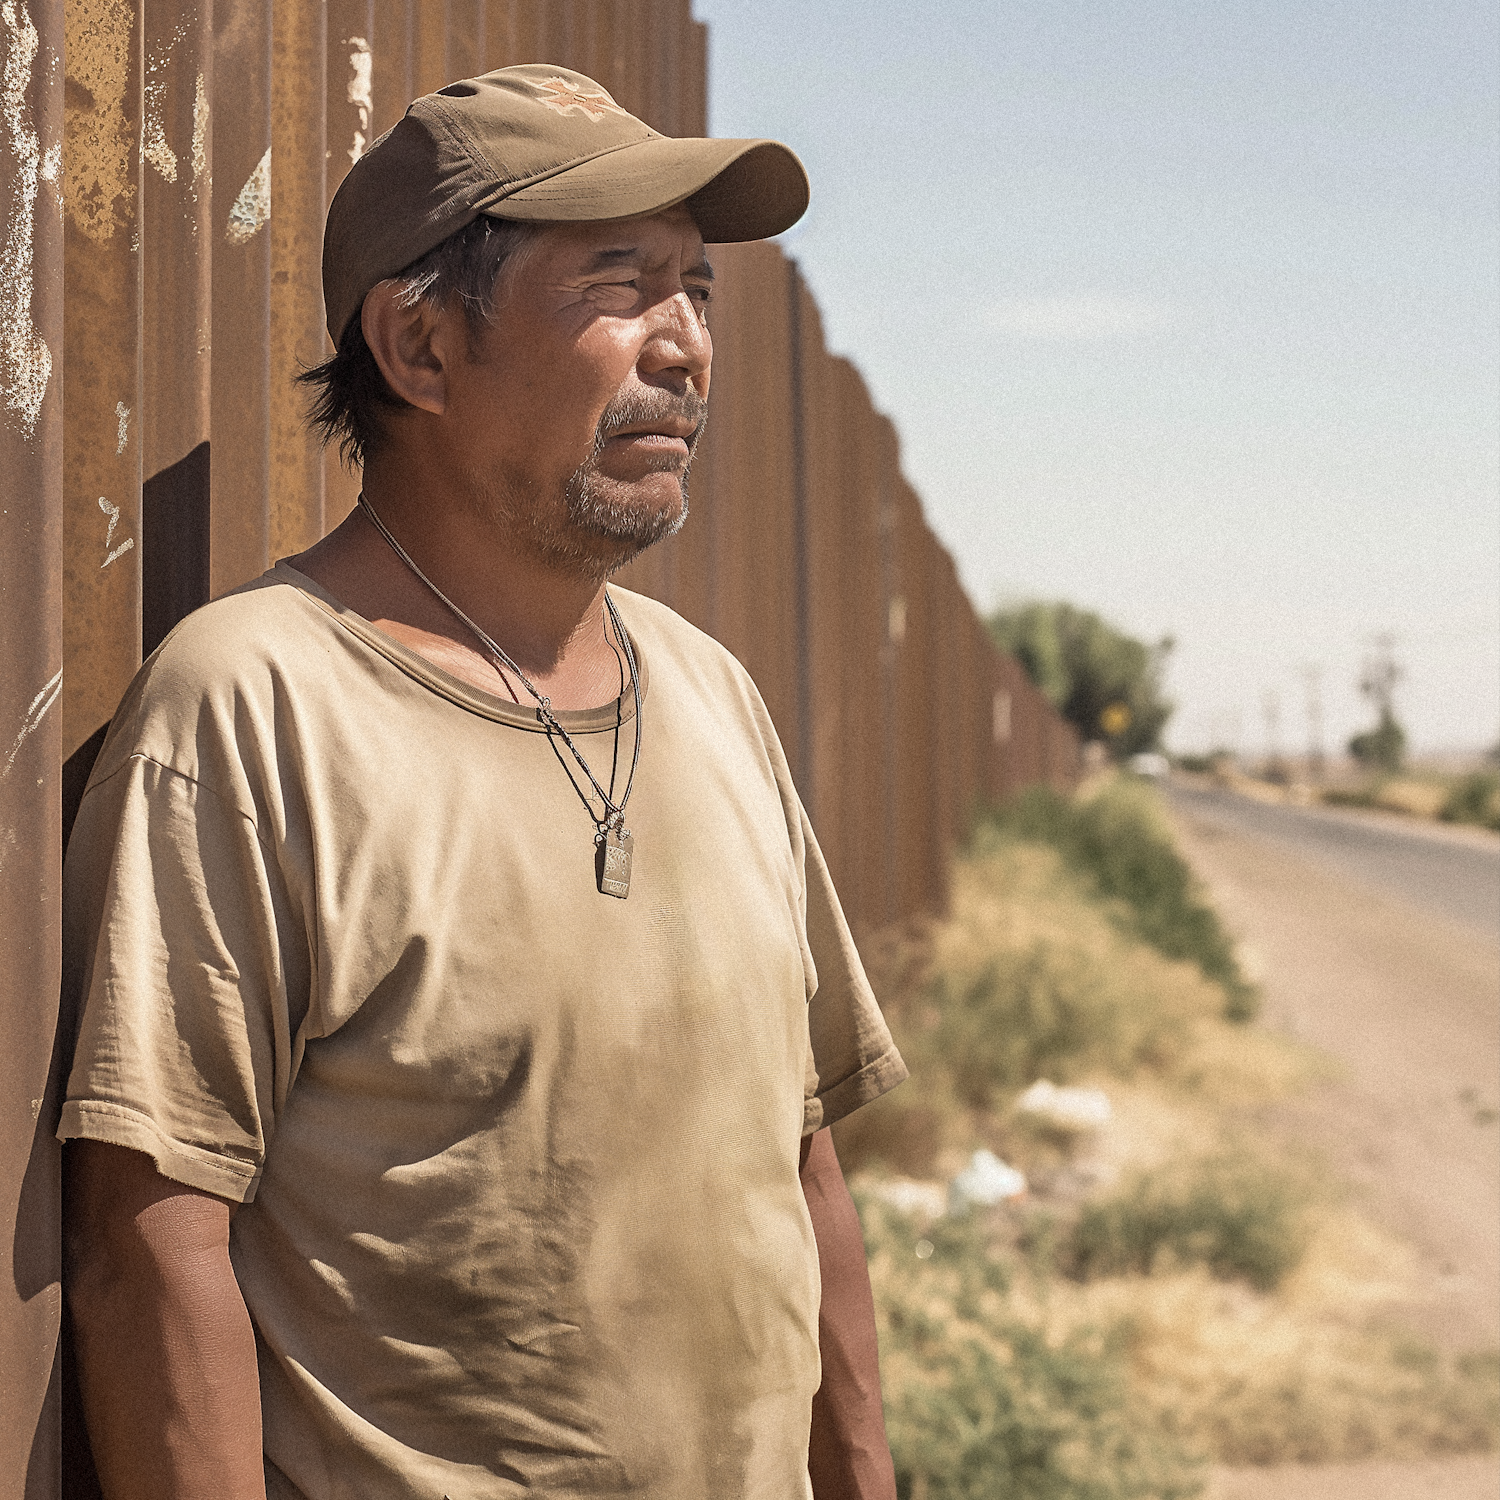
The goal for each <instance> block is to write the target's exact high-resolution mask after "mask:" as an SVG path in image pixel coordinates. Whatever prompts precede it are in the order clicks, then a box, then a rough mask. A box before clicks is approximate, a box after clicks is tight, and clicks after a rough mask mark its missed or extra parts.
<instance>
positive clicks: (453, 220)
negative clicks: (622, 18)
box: [323, 63, 808, 344]
mask: <svg viewBox="0 0 1500 1500" xmlns="http://www.w3.org/2000/svg"><path fill="white" fill-rule="evenodd" d="M807 196H808V189H807V173H806V172H805V171H804V170H803V168H802V163H801V162H800V161H798V160H797V157H796V154H795V153H794V152H792V151H790V150H789V149H788V148H787V147H785V146H783V145H782V144H781V143H780V142H779V141H717V140H703V139H696V138H693V139H680V138H674V137H672V136H664V135H660V134H658V132H656V131H654V130H652V129H651V128H650V127H649V126H648V125H644V124H642V122H641V121H640V120H637V119H636V118H635V116H634V115H632V114H628V113H627V112H626V111H625V110H623V109H621V108H620V106H619V105H618V104H616V103H615V101H614V100H613V99H611V98H610V96H609V94H608V93H607V92H606V91H605V90H604V89H603V88H601V87H600V86H599V85H598V84H597V83H595V82H594V81H593V79H591V78H585V77H584V76H583V74H582V73H574V72H572V71H570V70H569V69H567V68H559V67H555V66H553V65H552V64H550V63H527V64H525V65H524V66H522V67H515V68H500V69H498V70H497V71H495V72H493V73H486V74H484V75H483V77H480V78H465V79H463V80H461V81H460V82H458V83H450V84H449V85H448V87H447V88H444V89H439V90H438V91H437V93H435V94H427V95H424V96H423V97H422V98H420V99H418V100H416V101H415V103H413V104H412V106H411V107H410V108H409V109H408V110H407V111H406V114H405V116H404V118H402V119H401V120H399V121H398V122H397V123H396V124H395V125H394V126H392V127H391V129H390V130H388V131H386V133H385V134H384V135H383V136H381V137H380V139H379V140H377V141H376V142H375V143H374V145H372V146H371V147H370V148H369V150H367V151H366V152H365V154H364V155H363V156H361V157H360V159H359V160H358V161H357V162H355V164H354V166H353V167H352V168H351V169H350V172H349V175H348V176H347V177H345V178H344V181H343V183H342V185H341V186H340V187H339V190H338V192H337V193H335V194H334V197H333V202H332V203H331V204H330V205H329V208H328V225H327V228H326V230H325V232H324V235H323V300H324V303H325V305H326V308H327V312H328V332H329V334H330V335H331V337H332V338H333V341H334V343H335V344H337V343H338V341H339V338H340V336H341V335H342V333H343V332H344V329H345V327H346V326H347V325H348V323H349V320H350V319H351V318H352V317H354V315H355V314H356V313H357V312H358V311H359V310H360V308H361V307H362V306H363V305H364V300H365V295H366V294H367V293H368V292H369V290H370V288H371V287H373V286H374V285H375V284H376V283H377V282H380V281H384V280H385V279H386V278H387V277H388V276H394V275H396V274H397V273H398V272H400V271H402V270H404V269H405V268H406V267H407V266H409V265H410V264H411V263H412V262H413V261H414V260H417V259H419V258H420V257H421V256H423V255H425V254H427V252H428V251H429V250H432V249H434V248H435V247H436V246H438V245H440V244H441V243H442V242H443V241H444V240H445V239H447V238H448V236H449V235H450V234H454V233H456V232H457V231H458V230H460V229H462V228H463V227H464V226H465V225H466V224H470V223H472V222H473V221H474V220H475V219H477V218H478V217H479V216H480V215H481V214H489V215H491V216H492V217H494V218H497V219H521V220H526V221H528V222H533V223H550V222H564V221H573V222H577V221H580V220H594V219H627V218H631V217H633V216H635V215H637V214H650V213H659V212H660V211H661V210H662V209H664V208H670V207H672V205H673V204H676V203H686V204H687V206H688V208H689V210H690V211H691V213H692V215H693V218H694V219H695V220H696V222H697V224H698V228H699V230H700V231H701V232H702V234H703V238H704V239H705V240H707V241H709V242H710V243H718V244H723V243H727V242H730V241H734V240H758V239H764V238H765V237H766V236H767V235H772V234H780V233H781V231H782V230H783V229H787V228H790V227H791V225H793V224H795V223H796V222H797V220H798V219H799V218H801V217H802V213H803V211H804V210H805V209H806V207H807Z"/></svg>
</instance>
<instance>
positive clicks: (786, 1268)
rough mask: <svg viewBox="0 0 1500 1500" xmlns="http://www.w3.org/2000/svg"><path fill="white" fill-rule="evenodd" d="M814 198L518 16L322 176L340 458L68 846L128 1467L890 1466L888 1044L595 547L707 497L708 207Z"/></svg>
mask: <svg viewBox="0 0 1500 1500" xmlns="http://www.w3.org/2000/svg"><path fill="white" fill-rule="evenodd" d="M805 203H806V183H805V178H804V177H803V174H802V171H801V167H800V164H798V163H797V161H796V158H795V157H794V156H792V154H791V153H790V152H789V151H787V150H786V149H785V148H784V147H782V146H779V145H777V144H776V143H774V142H745V141H740V142H721V141H673V140H666V139H664V138H662V137H660V136H658V135H656V134H655V133H654V132H652V131H650V130H648V129H647V128H646V127H645V126H644V125H642V124H641V123H640V122H639V121H637V120H635V119H633V118H632V117H630V116H629V115H627V114H626V113H625V112H624V111H623V110H621V109H620V108H619V107H618V106H617V105H616V104H615V103H614V102H613V100H612V99H610V98H609V96H608V95H607V94H606V93H605V92H604V90H602V89H601V88H599V87H598V85H597V84H595V83H593V82H592V81H591V80H589V79H587V78H584V77H582V76H580V75H578V74H576V73H571V72H568V71H567V70H565V69H562V68H555V67H529V66H528V67H520V68H508V69H503V70H501V71H499V72H496V73H492V74H489V75H486V76H485V77H483V78H479V79H475V80H469V81H466V82H463V83H458V84H454V85H452V86H450V87H449V88H447V89H444V90H442V91H441V92H440V93H439V94H437V95H432V96H428V97H427V98H425V99H421V100H418V101H417V103H416V104H414V105H413V106H412V109H411V110H410V111H409V112H408V115H407V117H406V118H405V120H403V121H402V122H401V124H399V125H397V126H396V127H395V129H394V130H393V131H392V132H390V133H389V134H388V135H387V136H386V137H384V138H383V139H382V140H381V141H380V142H378V143H377V144H376V145H375V146H374V147H373V148H372V149H371V151H370V152H369V153H368V154H367V155H366V156H365V157H364V158H363V159H362V160H361V161H360V162H359V163H358V164H357V165H356V166H355V168H354V169H353V171H352V172H351V173H350V175H349V177H348V179H347V180H346V182H345V184H344V186H343V187H342V188H341V190H340V192H339V194H338V195H337V197H336V199H335V201H334V203H333V206H332V208H331V209H330V214H329V224H328V232H327V238H326V242H325V256H324V288H325V298H326V302H327V307H328V317H329V331H330V333H331V335H332V336H333V338H334V341H335V345H336V348H337V353H336V354H335V356H334V358H333V359H332V360H330V361H329V363H328V364H327V365H325V366H323V367H321V368H320V369H319V370H318V371H315V372H312V375H311V376H310V377H309V378H310V379H311V381H312V382H313V384H314V385H315V386H316V388H317V390H318V399H317V405H316V408H315V413H314V415H315V419H316V420H318V421H319V422H320V423H321V424H322V426H323V428H324V430H325V432H326V433H328V434H330V435H333V436H337V437H340V438H341V439H342V441H343V443H344V446H345V448H346V450H348V451H349V452H350V453H351V455H352V456H354V457H356V458H358V459H361V460H362V461H363V464H364V495H363V497H362V502H361V505H360V506H359V507H358V508H357V509H356V510H355V511H354V512H353V513H352V514H351V515H350V516H349V518H348V519H347V520H346V521H345V522H344V523H343V524H342V525H341V526H339V527H338V528H337V530H336V531H334V532H333V533H332V534H331V535H330V536H329V537H328V538H326V539H325V540H324V541H323V542H321V543H319V544H318V545H317V546H315V547H314V548H312V549H311V550H310V551H309V552H307V553H304V554H302V555H301V556H300V557H296V558H292V559H290V560H289V561H287V562H283V563H281V564H278V566H277V567H275V568H274V569H272V571H271V572H269V573H268V574H266V575H265V577H263V578H262V579H260V580H258V581H257V582H256V583H254V584H251V585H249V586H247V587H246V588H244V589H241V590H238V591H237V592H236V593H234V594H232V595H229V596H227V597H226V598H224V599H221V600H219V601H217V602H216V603H214V604H211V605H209V606H208V607H207V608H206V609H204V610H202V611H200V612H198V613H197V614H196V615H194V616H192V617H190V618H189V619H188V620H187V621H186V622H184V624H183V625H181V626H180V627H179V628H178V630H177V631H176V632H174V634H173V635H172V637H171V638H169V640H168V641H167V642H166V643H165V644H164V645H163V647H162V648H161V650H160V651H159V652H158V653H157V654H156V655H155V656H154V657H153V658H152V660H151V661H149V662H148V663H147V664H146V665H145V667H144V668H143V669H142V671H141V673H140V675H139V676H138V677H137V679H136V681H135V683H134V684H133V685H132V687H131V689H130V691H129V692H128V693H127V694H126V697H125V700H124V702H123V703H122V705H121V707H120V710H119V713H118V714H117V715H116V718H115V720H114V722H113V725H112V728H111V732H110V736H109V739H108V741H107V742H106V745H105V747H104V749H103V751H102V752H101V755H100V757H99V761H98V764H97V766H96V767H95V770H94V773H93V776H92V778H91V781H90V786H89V790H88V792H87V794H86V796H85V798H84V801H83V805H82V808H81V811H80V814H79V818H78V823H77V825H76V828H75V832H74V835H73V839H72V842H71V845H70V848H69V858H68V875H67V880H68V900H67V919H66V934H65V948H66V960H65V967H66V973H67V978H66V983H67V985H68V987H69V990H70V991H71V992H72V994H73V995H74V996H75V997H76V999H77V1003H78V1004H79V1005H80V1007H81V1023H80V1027H79V1041H78V1046H77V1052H76V1056H75V1061H74V1065H73V1069H72V1074H71V1078H70V1082H69V1088H68V1098H67V1103H66V1105H65V1107H64V1112H63V1118H62V1123H61V1128H60V1132H59V1133H60V1134H61V1135H62V1137H63V1138H64V1139H66V1140H68V1141H69V1142H70V1144H69V1146H68V1149H67V1158H68V1174H69V1176H68V1182H69V1193H68V1196H69V1204H70V1207H69V1214H68V1225H67V1241H68V1249H69V1256H70V1303H71V1306H72V1309H73V1317H74V1323H75V1328H76V1341H77V1346H78V1353H79V1367H80V1372H81V1381H82V1390H83V1395H84V1405H85V1412H86V1416H87V1420H88V1425H89V1431H90V1434H91V1438H92V1442H93V1446H94V1450H95V1456H96V1460H97V1464H98V1467H99V1470H100V1473H101V1478H102V1481H103V1484H104V1488H105V1493H106V1496H108V1497H109V1500H117V1497H121V1500H123V1497H131V1500H133V1497H136V1496H151V1497H153V1500H160V1497H166V1496H199V1497H207V1496H213V1497H215V1500H240V1497H243V1496H255V1497H260V1496H262V1495H269V1496H270V1497H271V1500H334V1497H360V1500H385V1497H391V1500H395V1497H401V1500H407V1497H419V1496H420V1497H431V1500H441V1497H444V1496H449V1497H452V1500H469V1497H474V1500H481V1497H500V1496H513V1495H520V1494H522V1493H536V1494H543V1495H548V1496H554V1497H571V1496H585V1495H587V1496H614V1495H621V1496H623V1495H640V1496H650V1497H653V1500H709V1497H712V1500H735V1497H747V1500H748V1497H751V1496H757V1497H767V1500H772V1497H774V1500H785V1497H793V1496H798V1495H806V1494H808V1493H809V1492H811V1493H813V1494H815V1495H816V1496H817V1497H818V1500H827V1497H834V1496H839V1497H842V1496H858V1497H881V1500H888V1497H893V1496H894V1493H895V1490H894V1483H893V1480H892V1476H891V1466H890V1458H889V1454H888V1452H887V1451H886V1448H885V1438H884V1431H883V1427H882V1425H881V1418H880V1408H879V1383H878V1376H877V1373H876V1369H875V1351H874V1330H873V1318H872V1312H871V1303H870V1295H869V1283H868V1278H867V1275H866V1272H865V1268H864V1259H863V1251H862V1247H861V1244H860V1240H859V1228H858V1222H857V1219H856V1218H855V1216H854V1213H853V1208H852V1204H851V1203H850V1201H849V1198H848V1193H847V1191H846V1189H845V1188H844V1185H843V1180H842V1177H841V1175H840V1173H839V1168H838V1163H837V1160H836V1157H835V1155H834V1152H833V1148H832V1145H831V1143H830V1140H829V1137H828V1133H827V1128H826V1127H827V1126H828V1125H829V1124H830V1123H831V1122H832V1121H833V1120H835V1119H837V1118H839V1117H840V1116H841V1115H843V1114H846V1113H847V1112H848V1111H850V1110H852V1109H854V1108H857V1107H858V1106H859V1105H861V1104H863V1103H865V1102H866V1101H868V1100H869V1099H872V1098H874V1097H876V1096H877V1095H879V1094H880V1093H882V1092H884V1091H885V1090H886V1089H888V1088H890V1087H892V1086H893V1085H894V1084H896V1083H897V1082H899V1081H900V1079H901V1078H902V1077H903V1076H904V1073H905V1069H904V1067H903V1065H902V1063H901V1060H900V1058H899V1056H898V1055H897V1053H896V1051H895V1049H894V1047H893V1046H892V1045H891V1042H890V1037H889V1034H888V1033H887V1031H886V1029H885V1027H884V1024H883V1022H882V1021H881V1019H880V1015H879V1011H878V1009H877V1008H876V1006H875V1003H874V1000H873V997H872V996H871V994H870V992H869V988H868V985H867V983H866V981H865V978H864V975H863V972H862V970H861V968H860V965H859V960H858V958H857V956H856V954H855V952H854V948H853V944H852V942H851V941H850V939H849V935H848V932H847V929H846V927H845V925H844V922H843V918H842V916H841V914H840V912H839V908H838V903H837V900H836V898H835V896H834V894H833V891H832V888H831V886H830V885H829V882H828V877H827V873H826V870H825V868H824V865H823V862H822V859H821V856H820V855H819V853H818V850H817V846H816V843H815V842H814V840H813V838H812V836H811V832H810V830H809V828H808V826H807V822H806V819H805V816H804V815H803V813H802V810H801V806H800V804H799V802H798V799H797V796H796V793H795V790H794V789H793V786H792V782H791V778H790V775H789V774H788V771H787V766H786V762H785V759H784V757H783V755H782V753H781V750H780V747H779V745H778V743H777V740H776V736H775V733H774V731H773V729H772V727H771V725H770V722H769V719H768V717H767V715H766V712H765V709H764V706H763V705H762V703H761V701H760V698H759V696H758V695H757V693H756V691H755V689H754V687H753V685H752V684H751V682H750V681H749V679H748V677H747V676H746V675H745V673H744V671H743V670H742V669H741V668H740V667H739V666H738V664H737V663H736V662H735V661H734V660H733V659H732V658H731V657H730V656H729V655H728V654H727V653H726V652H724V651H723V650H722V649H721V648H719V647H718V646H717V645H715V644H714V643H713V642H712V641H710V640H709V639H708V638H707V637H705V636H703V635H701V634H700V633H698V632H697V631H695V630H693V629H692V628H691V627H689V626H687V625H686V624H685V623H684V622H683V621H681V620H680V619H678V618H677V617H676V616H675V615H673V614H672V613H671V611H669V610H667V609H665V608H664V607H662V606H660V605H657V604H655V603H653V602H651V601H649V600H646V599H643V598H639V597H636V596H633V595H630V594H628V593H625V592H624V591H620V590H615V589H606V587H605V579H606V578H607V577H608V575H609V574H610V572H611V571H612V570H613V569H615V568H617V567H618V566H619V565H620V564H622V563H623V562H625V561H627V560H628V559H629V558H630V557H632V556H634V555H635V554H636V553H637V552H639V551H640V550H641V548H643V547H645V546H648V545H650V544H651V543H652V542H653V541H655V540H657V539H659V538H661V537H663V536H666V535H668V534H669V533H671V532H672V531H673V530H674V529H675V528H676V527H677V526H678V525H679V524H680V523H681V521H682V518H683V515H684V513H685V510H686V504H687V498H686V483H687V473H688V465H689V462H690V460H691V458H692V453H693V449H694V447H695V445H696V443H697V441H698V436H699V434H700V432H701V430H702V426H703V421H704V409H705V402H706V399H707V396H708V389H709V372H710V362H711V344H710V340H709V335H708V329H707V313H706V308H707V303H708V301H709V297H710V292H711V283H712V275H713V273H712V270H711V267H710V265H709V262H708V260H707V258H706V256H705V253H704V248H703V241H704V239H705V238H708V239H709V240H731V239H736V238H756V237H761V236H764V235H766V234H771V233H775V232H778V231H780V230H781V229H783V228H785V227H787V225H789V224H791V223H792V222H794V221H795V219H796V218H797V217H798V216H799V215H800V214H801V212H802V210H803V207H804V206H805ZM820 1280H821V1306H820ZM820 1356H821V1359H820ZM810 1432H811V1437H810ZM809 1471H811V1483H810V1482H809Z"/></svg>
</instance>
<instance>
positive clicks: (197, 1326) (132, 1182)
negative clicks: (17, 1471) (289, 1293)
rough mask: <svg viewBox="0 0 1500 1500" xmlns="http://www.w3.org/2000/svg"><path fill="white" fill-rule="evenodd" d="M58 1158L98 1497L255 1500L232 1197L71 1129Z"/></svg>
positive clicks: (255, 1384)
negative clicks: (172, 1176) (232, 1256)
mask: <svg viewBox="0 0 1500 1500" xmlns="http://www.w3.org/2000/svg"><path fill="white" fill-rule="evenodd" d="M63 1159H64V1171H65V1173H66V1195H65V1202H66V1205H67V1207H66V1222H65V1225H64V1233H65V1236H66V1247H67V1295H68V1306H69V1309H70V1311H71V1312H72V1315H73V1330H74V1341H75V1344H76V1349H77V1356H78V1374H79V1382H80V1385H81V1387H82V1391H83V1409H84V1418H85V1420H86V1422H87V1424H88V1432H89V1441H90V1443H91V1445H92V1447H93V1450H94V1462H95V1465H96V1467H97V1468H98V1471H99V1480H100V1484H101V1487H102V1488H103V1491H104V1495H105V1497H106V1500H202V1497H204V1496H209V1495H211V1496H213V1497H215V1500H265V1494H266V1488H265V1476H264V1469H263V1466H262V1462H261V1431H260V1383H259V1378H258V1376H257V1373H256V1364H255V1336H254V1334H253V1332H252V1331H251V1327H250V1315H249V1314H248V1313H247V1312H246V1311H245V1302H244V1299H243V1297H241V1295H240V1289H239V1285H238V1283H237V1282H236V1281H235V1279H234V1270H233V1268H232V1267H231V1265H230V1263H229V1216H230V1204H228V1203H227V1202H226V1201H225V1200H224V1199H222V1198H216V1197H214V1196H212V1195H211V1194H208V1193H201V1192H198V1191H197V1190H196V1189H194V1188H189V1187H184V1186H183V1185H182V1184H181V1183H177V1182H171V1181H169V1180H168V1179H167V1178H165V1177H163V1176H161V1175H160V1174H159V1173H158V1172H157V1170H156V1165H155V1163H154V1162H153V1161H152V1160H151V1158H150V1157H149V1156H145V1155H143V1154H142V1153H141V1152H139V1151H127V1150H125V1149H124V1148H123V1147H121V1146H108V1145H104V1144H103V1143H101V1142H99V1141H86V1140H74V1141H70V1142H69V1143H68V1145H67V1147H66V1149H65V1151H64V1153H63Z"/></svg>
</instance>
